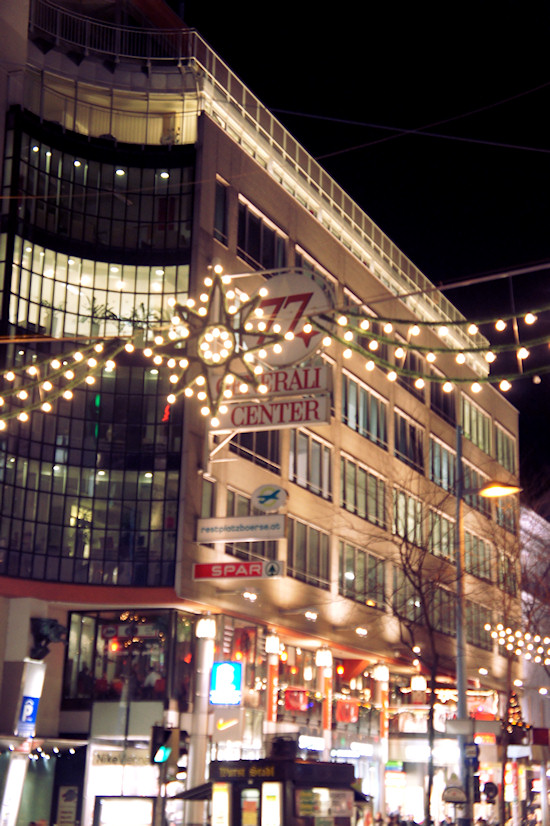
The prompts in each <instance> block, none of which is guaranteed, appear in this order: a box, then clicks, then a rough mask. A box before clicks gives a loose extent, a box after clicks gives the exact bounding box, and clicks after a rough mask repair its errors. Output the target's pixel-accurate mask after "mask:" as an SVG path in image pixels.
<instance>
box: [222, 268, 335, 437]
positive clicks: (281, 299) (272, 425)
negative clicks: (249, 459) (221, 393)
mask: <svg viewBox="0 0 550 826" xmlns="http://www.w3.org/2000/svg"><path fill="white" fill-rule="evenodd" d="M267 283H268V285H269V295H268V297H266V298H264V299H262V301H261V302H260V303H259V305H258V306H259V308H260V309H261V311H262V312H263V318H264V319H265V322H266V329H265V331H264V332H265V335H266V336H267V335H269V334H270V333H271V332H272V331H273V329H274V328H276V329H277V330H278V331H279V333H280V335H281V336H284V335H285V334H286V333H291V334H292V335H293V338H292V340H290V341H288V340H285V341H284V347H283V348H282V352H280V353H275V352H273V351H271V350H269V351H267V355H266V357H265V359H264V364H265V365H267V367H268V368H270V369H268V370H266V371H265V372H264V373H263V374H262V383H263V384H264V385H266V386H267V393H265V394H263V395H262V397H261V398H258V392H257V390H254V388H251V389H250V390H249V391H248V392H247V393H245V394H243V395H241V396H240V397H239V399H238V401H230V402H229V403H228V404H226V405H225V407H226V412H224V413H221V412H219V413H218V420H219V425H218V426H216V428H215V432H217V433H223V432H225V433H227V432H231V431H234V430H237V431H250V430H278V429H282V428H290V427H300V426H304V425H316V424H327V423H329V422H330V372H329V370H328V368H327V366H326V365H317V366H300V367H296V366H291V365H297V364H303V362H304V361H307V359H308V358H310V357H311V356H312V355H313V354H314V353H315V352H316V350H317V348H318V347H319V344H320V342H321V338H322V333H320V332H318V331H316V330H313V329H311V330H309V331H308V332H305V331H304V329H303V328H304V326H305V325H306V323H307V321H308V319H309V318H311V317H312V316H315V315H318V314H320V313H324V312H327V311H329V310H330V309H332V302H331V299H330V296H329V295H328V293H327V292H326V291H325V290H324V289H323V288H322V287H321V286H320V285H319V284H318V283H317V282H316V281H314V280H313V278H310V277H308V276H307V275H297V274H292V273H285V274H283V275H277V276H275V277H274V278H271V279H270V280H269V281H268V282H267ZM244 343H245V345H247V346H249V347H258V345H261V344H262V336H261V335H258V334H250V335H247V336H245V338H244Z"/></svg>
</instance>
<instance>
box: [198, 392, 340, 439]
mask: <svg viewBox="0 0 550 826" xmlns="http://www.w3.org/2000/svg"><path fill="white" fill-rule="evenodd" d="M218 421H219V424H218V425H217V426H216V427H213V428H212V430H213V431H215V432H217V433H223V432H227V431H231V430H239V431H242V432H246V431H249V430H258V429H260V430H280V429H282V428H287V427H297V426H298V425H306V424H310V425H312V424H328V423H329V422H330V396H329V395H328V393H322V394H320V395H318V396H314V397H311V398H308V397H306V398H302V399H276V400H266V401H262V402H241V403H236V404H230V405H227V411H226V412H225V413H222V412H221V411H220V412H219V414H218Z"/></svg>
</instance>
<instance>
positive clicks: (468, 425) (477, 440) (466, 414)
mask: <svg viewBox="0 0 550 826" xmlns="http://www.w3.org/2000/svg"><path fill="white" fill-rule="evenodd" d="M462 431H463V433H464V436H465V437H466V438H467V439H470V441H471V442H473V443H474V444H475V445H477V446H478V447H479V448H480V449H481V450H483V451H484V452H485V453H488V454H490V453H491V418H490V417H489V416H488V415H487V414H486V413H484V412H483V410H482V409H481V408H480V407H478V406H477V405H476V404H474V403H473V401H472V400H471V399H469V398H468V396H464V395H463V396H462Z"/></svg>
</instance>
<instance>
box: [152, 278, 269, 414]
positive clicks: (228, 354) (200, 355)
mask: <svg viewBox="0 0 550 826" xmlns="http://www.w3.org/2000/svg"><path fill="white" fill-rule="evenodd" d="M230 285H231V277H230V276H227V275H224V276H222V275H221V274H220V273H214V275H213V276H208V277H207V278H206V279H205V291H204V292H203V293H201V295H200V297H199V306H198V307H197V302H196V301H195V300H194V299H192V298H190V299H189V300H188V301H187V303H186V304H185V305H182V304H178V303H177V302H175V301H174V302H171V304H172V310H173V315H172V319H171V327H170V329H169V331H168V342H164V340H163V341H160V340H158V341H157V347H156V348H155V350H154V351H153V350H152V349H151V350H150V352H146V353H145V354H146V355H150V356H152V357H153V358H157V363H161V362H159V361H158V359H159V358H164V357H165V356H168V360H167V366H168V367H169V368H171V369H172V370H173V372H172V373H171V374H170V377H169V381H170V383H171V384H172V385H173V387H174V392H173V393H171V394H170V395H169V396H168V399H167V400H168V403H169V404H174V402H176V401H177V399H178V397H179V396H181V395H182V394H183V395H184V396H186V397H187V398H191V397H192V396H194V395H196V397H197V399H198V400H199V401H200V402H201V408H200V410H201V414H202V415H203V416H205V417H210V425H211V426H212V427H216V426H217V425H218V424H219V421H218V419H217V414H218V412H222V413H223V412H226V405H225V402H228V401H229V400H230V399H232V398H233V397H234V396H236V395H238V394H244V393H248V392H249V391H250V389H251V386H252V388H253V389H254V390H255V391H256V392H257V393H259V394H265V393H267V390H268V388H267V386H266V385H265V384H264V383H263V379H262V377H263V375H264V372H265V370H266V369H269V367H268V366H267V365H266V363H265V359H266V358H267V356H268V351H269V350H273V351H275V352H278V351H279V349H282V345H283V343H284V340H285V337H284V335H283V334H282V333H281V331H280V330H276V329H274V330H273V331H270V332H268V331H267V330H266V326H267V324H266V323H265V322H264V321H263V315H264V311H263V310H262V309H261V308H260V306H259V305H260V302H261V301H262V299H263V298H265V297H266V296H267V294H268V290H267V288H266V287H261V288H260V290H259V291H258V292H257V294H256V295H255V296H253V297H252V298H250V297H249V296H248V295H246V294H245V293H243V292H239V293H237V291H235V290H234V289H233V288H231V287H230ZM264 325H265V326H264ZM252 331H259V332H261V336H260V337H259V339H258V341H257V342H256V343H255V344H254V343H253V342H251V340H250V335H249V334H250V333H251V332H252ZM178 351H180V352H182V351H184V352H185V356H184V357H183V358H180V359H178V358H177V357H176V355H175V354H176V353H177V352H178ZM144 352H145V351H144ZM176 388H179V389H176Z"/></svg>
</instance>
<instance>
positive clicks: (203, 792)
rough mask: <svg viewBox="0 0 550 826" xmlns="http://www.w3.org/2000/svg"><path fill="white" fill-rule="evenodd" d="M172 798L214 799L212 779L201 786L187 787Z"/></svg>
mask: <svg viewBox="0 0 550 826" xmlns="http://www.w3.org/2000/svg"><path fill="white" fill-rule="evenodd" d="M170 799H171V800H211V799H212V781H211V780H209V781H208V782H207V783H201V784H200V786H194V787H193V788H192V789H186V790H185V791H184V792H180V793H179V794H175V795H174V797H172V798H170Z"/></svg>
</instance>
